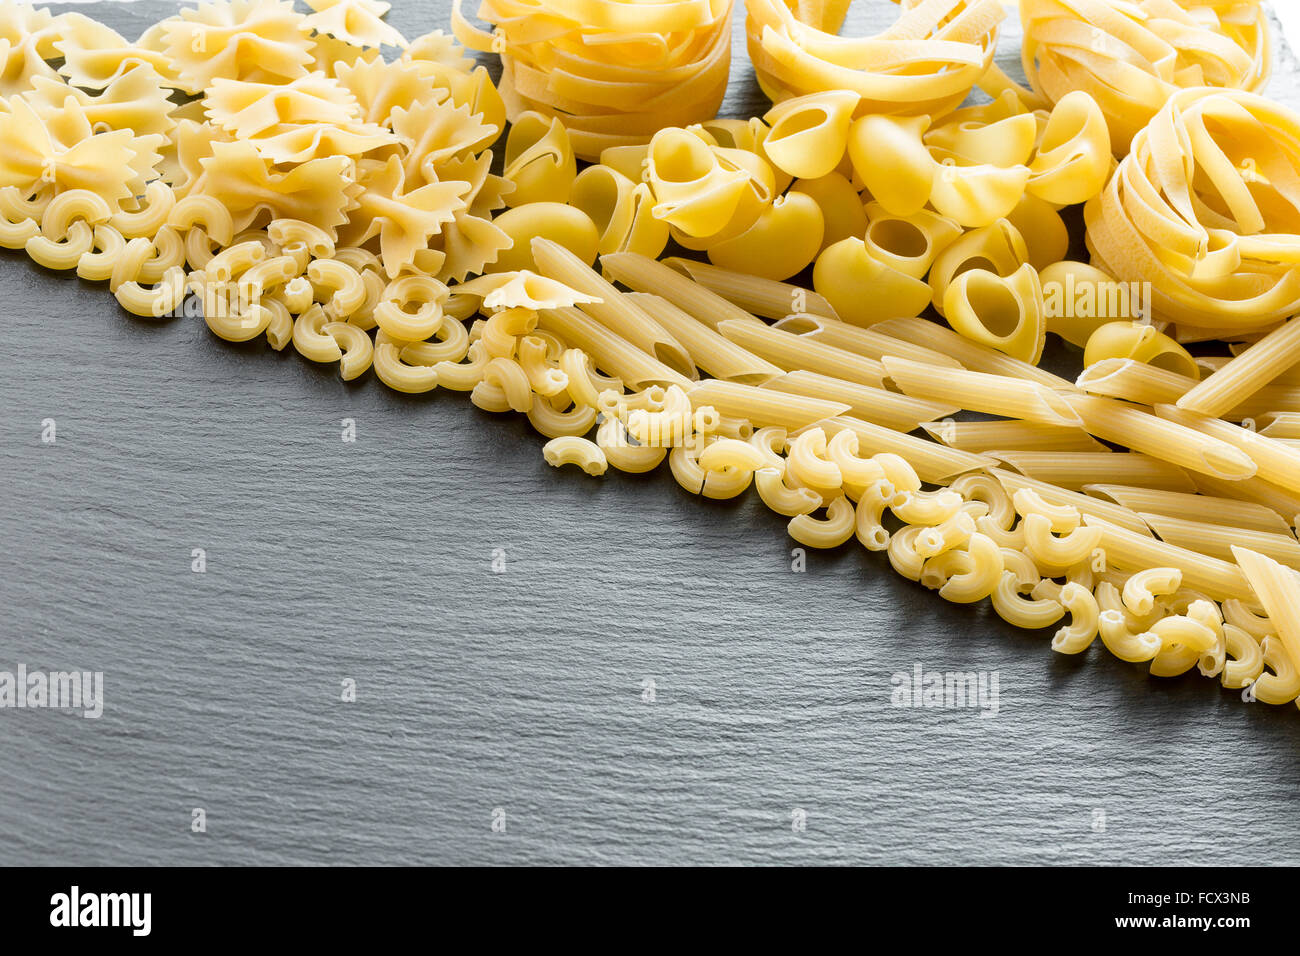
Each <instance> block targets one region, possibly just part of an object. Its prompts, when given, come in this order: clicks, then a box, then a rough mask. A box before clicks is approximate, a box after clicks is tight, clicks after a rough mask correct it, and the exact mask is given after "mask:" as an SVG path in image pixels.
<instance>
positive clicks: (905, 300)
mask: <svg viewBox="0 0 1300 956" xmlns="http://www.w3.org/2000/svg"><path fill="white" fill-rule="evenodd" d="M813 288H814V289H816V290H817V293H818V294H819V295H820V296H822V298H824V299H825V300H826V301H827V302H829V303H830V304H831V307H832V308H833V309H834V310H835V314H836V315H837V316H839V318H841V319H842V320H844V321H845V322H849V323H852V324H853V325H859V326H871V325H875V324H876V323H878V322H882V321H884V320H886V319H892V318H897V317H899V316H918V315H920V314H921V313H922V312H923V311H925V309H926V307H927V306H928V305H929V304H930V287H929V286H927V285H926V284H925V283H924V282H922V281H921V280H920V279H916V278H913V277H912V276H910V275H908V274H907V273H905V272H900V271H899V270H898V269H895V268H894V267H892V266H889V265H887V264H885V263H883V262H881V261H879V260H878V259H874V258H872V256H871V254H870V252H869V251H868V250H867V246H866V243H865V242H864V241H863V240H862V239H859V238H857V237H854V238H850V239H841V240H840V241H839V242H836V243H833V244H832V245H829V246H827V247H826V248H825V249H823V250H822V252H821V254H820V255H818V256H817V261H816V263H814V265H813Z"/></svg>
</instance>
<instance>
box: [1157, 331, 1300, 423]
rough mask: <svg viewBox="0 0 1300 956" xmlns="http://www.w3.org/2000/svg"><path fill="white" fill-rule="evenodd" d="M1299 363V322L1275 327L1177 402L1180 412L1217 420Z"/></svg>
mask: <svg viewBox="0 0 1300 956" xmlns="http://www.w3.org/2000/svg"><path fill="white" fill-rule="evenodd" d="M1297 363H1300V322H1296V321H1294V320H1293V321H1290V322H1287V323H1285V324H1284V325H1280V326H1278V327H1277V328H1276V329H1274V330H1273V331H1272V332H1269V333H1268V334H1267V335H1265V336H1264V337H1263V338H1262V339H1260V340H1259V341H1258V342H1256V343H1254V344H1253V345H1251V346H1250V348H1248V349H1246V350H1245V351H1244V352H1242V353H1241V354H1240V355H1238V356H1236V357H1235V358H1234V359H1233V360H1232V361H1231V362H1229V363H1228V364H1227V365H1225V366H1223V368H1221V369H1219V370H1218V371H1217V372H1215V373H1214V374H1213V375H1211V376H1210V377H1209V378H1206V379H1205V380H1203V381H1202V382H1200V383H1199V384H1198V385H1196V386H1195V387H1194V388H1192V389H1190V390H1189V391H1188V392H1187V393H1186V394H1184V395H1183V396H1182V397H1180V398H1179V399H1178V401H1177V403H1176V404H1177V405H1178V407H1179V408H1181V409H1183V410H1184V411H1188V412H1196V413H1198V414H1201V415H1209V416H1212V417H1215V418H1217V417H1220V416H1222V415H1224V414H1225V413H1227V412H1228V411H1229V410H1231V409H1233V408H1236V407H1237V406H1238V405H1240V404H1241V403H1242V402H1244V401H1245V400H1246V399H1248V398H1249V397H1250V396H1252V395H1254V394H1256V393H1258V392H1259V390H1260V389H1261V388H1263V387H1264V386H1265V385H1267V384H1269V383H1270V382H1272V381H1273V380H1274V379H1276V378H1277V377H1278V376H1279V375H1281V374H1282V373H1283V372H1285V371H1287V370H1288V369H1290V368H1293V367H1294V366H1295V365H1296V364H1297Z"/></svg>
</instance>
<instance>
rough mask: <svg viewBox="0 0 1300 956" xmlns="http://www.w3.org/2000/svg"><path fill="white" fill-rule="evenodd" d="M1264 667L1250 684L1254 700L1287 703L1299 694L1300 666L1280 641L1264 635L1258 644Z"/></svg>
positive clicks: (1267, 702)
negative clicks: (1261, 641)
mask: <svg viewBox="0 0 1300 956" xmlns="http://www.w3.org/2000/svg"><path fill="white" fill-rule="evenodd" d="M1260 653H1261V656H1262V657H1263V658H1264V667H1266V668H1268V670H1264V671H1261V673H1260V675H1259V676H1258V677H1256V678H1255V680H1254V682H1253V683H1252V684H1251V685H1250V687H1251V691H1252V692H1253V694H1254V697H1255V699H1256V700H1262V701H1263V702H1264V703H1266V704H1289V703H1291V702H1292V701H1293V700H1295V699H1296V697H1297V696H1300V667H1297V666H1296V664H1295V662H1294V661H1293V660H1291V658H1290V656H1288V654H1287V652H1286V649H1285V648H1284V647H1283V646H1282V642H1281V641H1280V640H1278V639H1277V638H1276V637H1272V636H1270V637H1266V638H1264V641H1263V643H1262V644H1261V645H1260Z"/></svg>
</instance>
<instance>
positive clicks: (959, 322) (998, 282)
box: [943, 263, 1047, 363]
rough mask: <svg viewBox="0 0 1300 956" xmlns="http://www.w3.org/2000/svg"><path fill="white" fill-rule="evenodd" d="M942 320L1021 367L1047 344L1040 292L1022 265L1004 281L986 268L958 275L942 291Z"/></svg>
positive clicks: (1032, 271) (1037, 356) (1030, 269)
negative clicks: (1019, 360)
mask: <svg viewBox="0 0 1300 956" xmlns="http://www.w3.org/2000/svg"><path fill="white" fill-rule="evenodd" d="M943 311H944V317H945V318H946V319H947V320H948V324H949V325H951V326H952V327H953V329H955V330H956V331H957V332H959V333H960V334H962V335H964V336H965V337H966V338H968V339H970V340H971V341H973V342H979V343H980V344H981V345H987V346H989V347H990V348H995V349H997V350H998V351H999V352H1005V353H1006V354H1008V355H1010V356H1012V357H1013V358H1018V359H1021V360H1022V361H1025V362H1035V363H1036V362H1037V361H1038V360H1039V359H1040V358H1041V357H1042V354H1043V345H1044V344H1045V343H1046V341H1047V328H1046V325H1045V324H1044V318H1043V289H1042V286H1041V285H1040V284H1039V281H1038V272H1037V271H1036V270H1035V269H1034V267H1033V266H1031V265H1030V264H1029V263H1025V264H1024V265H1023V266H1021V267H1020V268H1019V269H1017V270H1016V271H1015V272H1013V273H1012V274H1011V275H1010V276H1007V277H1005V278H1003V277H1002V276H999V275H996V274H995V273H992V272H989V271H988V270H986V269H971V270H969V271H967V272H963V273H962V274H961V275H959V276H957V277H956V278H955V279H954V280H953V281H952V283H951V284H950V285H949V286H948V288H947V289H946V290H945V292H944V297H943Z"/></svg>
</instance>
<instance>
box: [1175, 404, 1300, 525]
mask: <svg viewBox="0 0 1300 956" xmlns="http://www.w3.org/2000/svg"><path fill="white" fill-rule="evenodd" d="M1155 411H1156V414H1157V415H1159V416H1160V418H1161V419H1162V420H1165V421H1168V422H1169V423H1170V424H1173V425H1177V426H1178V427H1179V428H1182V429H1183V430H1184V431H1186V432H1191V433H1192V434H1198V433H1199V434H1200V435H1201V436H1202V437H1203V438H1207V439H1209V440H1210V441H1213V442H1216V443H1218V444H1220V445H1227V446H1229V447H1231V448H1232V450H1233V451H1234V452H1236V454H1237V455H1239V456H1243V457H1245V458H1247V459H1248V460H1249V461H1250V462H1251V464H1252V465H1253V466H1254V467H1255V471H1253V472H1252V473H1251V474H1256V473H1257V474H1258V476H1259V477H1260V478H1262V479H1263V480H1265V481H1269V482H1273V483H1275V484H1277V485H1279V486H1281V487H1282V488H1283V489H1286V490H1287V491H1290V492H1293V493H1294V492H1298V491H1300V450H1297V449H1295V448H1291V447H1289V446H1287V445H1284V444H1282V443H1281V442H1279V441H1277V440H1275V439H1272V438H1267V437H1265V436H1263V435H1260V434H1258V433H1256V432H1253V431H1251V430H1250V429H1248V428H1241V427H1240V426H1237V425H1233V424H1231V423H1230V422H1225V421H1221V420H1219V419H1217V418H1206V417H1205V416H1203V415H1196V414H1194V413H1192V412H1187V411H1184V410H1183V409H1181V408H1176V407H1174V406H1172V405H1158V406H1156V409H1155ZM1211 477H1215V478H1227V479H1229V480H1233V477H1234V476H1232V475H1222V474H1213V473H1211ZM1247 477H1249V476H1247ZM1291 513H1292V514H1294V512H1291Z"/></svg>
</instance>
